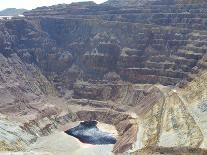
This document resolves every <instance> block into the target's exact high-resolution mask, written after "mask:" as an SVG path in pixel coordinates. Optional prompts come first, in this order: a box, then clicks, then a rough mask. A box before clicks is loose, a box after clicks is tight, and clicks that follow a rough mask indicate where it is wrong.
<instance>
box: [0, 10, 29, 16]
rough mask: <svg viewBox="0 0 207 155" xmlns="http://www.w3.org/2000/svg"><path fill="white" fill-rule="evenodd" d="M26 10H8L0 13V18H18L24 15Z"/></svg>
mask: <svg viewBox="0 0 207 155" xmlns="http://www.w3.org/2000/svg"><path fill="white" fill-rule="evenodd" d="M25 11H28V10H26V9H16V8H7V9H5V10H2V11H0V16H18V15H22V14H23V13H24V12H25Z"/></svg>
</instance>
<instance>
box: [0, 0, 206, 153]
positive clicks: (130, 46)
mask: <svg viewBox="0 0 207 155" xmlns="http://www.w3.org/2000/svg"><path fill="white" fill-rule="evenodd" d="M186 3H187V4H186ZM206 6H207V3H206V2H204V1H202V0H200V1H196V2H195V1H188V2H187V1H180V0H179V1H178V0H177V1H169V0H149V1H142V0H135V1H134V0H131V1H121V0H120V1H116V0H109V1H108V2H106V3H104V4H100V5H98V4H95V3H93V2H85V3H73V4H71V5H57V6H52V7H41V8H37V9H34V10H32V11H30V12H26V13H25V17H24V18H14V19H11V20H1V21H0V113H2V114H3V115H5V116H7V117H8V118H7V119H5V118H2V119H0V120H1V121H2V124H1V125H2V127H1V128H2V129H3V131H4V132H0V133H2V134H0V137H2V138H0V145H1V147H0V149H1V150H2V151H3V150H15V151H18V150H25V145H28V146H29V144H30V143H32V142H33V141H35V140H36V139H39V137H42V136H48V135H49V134H51V133H52V132H53V131H54V130H55V131H58V129H62V128H63V127H64V126H67V125H68V124H70V122H73V121H91V120H97V121H100V122H103V123H108V124H113V125H114V126H115V127H116V129H117V131H118V132H119V135H118V139H117V142H116V144H115V145H114V146H113V152H114V153H123V152H127V151H129V150H132V151H135V150H137V149H143V148H145V147H146V149H143V150H144V152H147V153H151V152H152V154H153V153H154V152H158V153H162V152H163V151H164V152H165V153H166V154H172V150H173V151H175V152H180V151H181V153H183V154H185V153H191V149H193V151H195V152H196V153H198V154H199V153H200V154H202V153H204V154H205V151H203V150H200V149H199V148H207V138H206V135H207V131H206V123H205V122H206V117H205V116H206V111H207V110H206V109H207V108H206V107H207V106H206V101H207V99H206V82H205V81H206V80H207V79H206V71H205V69H206V67H207V64H206V60H207V56H206V50H207V47H206V46H207V45H206V41H207V33H206ZM176 86H180V88H177V87H176ZM13 122H18V123H17V124H16V123H13ZM7 126H11V127H14V128H15V129H16V130H15V131H13V130H10V129H8V127H7ZM0 131H1V129H0ZM24 133H25V134H26V135H27V136H26V137H25V139H24V138H21V136H22V134H24ZM28 149H29V148H28ZM42 151H43V152H44V151H45V150H42ZM144 152H143V153H144ZM138 153H139V152H138ZM192 154H193V153H192Z"/></svg>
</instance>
